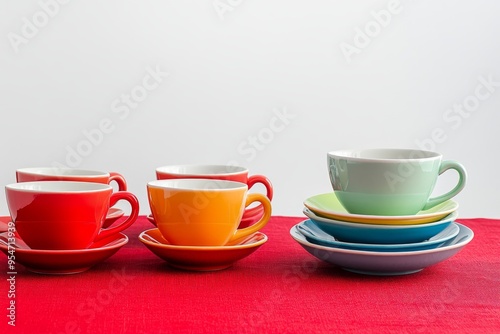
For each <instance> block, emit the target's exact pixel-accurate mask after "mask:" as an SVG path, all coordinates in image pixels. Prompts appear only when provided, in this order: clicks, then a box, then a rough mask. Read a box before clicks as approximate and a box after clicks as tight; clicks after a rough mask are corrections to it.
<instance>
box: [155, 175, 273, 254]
mask: <svg viewBox="0 0 500 334" xmlns="http://www.w3.org/2000/svg"><path fill="white" fill-rule="evenodd" d="M147 191H148V200H149V205H150V208H151V212H152V214H153V217H154V220H155V222H156V225H157V227H158V229H159V230H160V232H161V234H162V235H163V236H164V237H165V239H167V240H168V241H169V242H170V243H171V244H174V245H184V246H223V245H225V244H227V243H228V242H232V241H234V240H237V239H240V238H243V237H245V236H248V235H250V234H252V233H255V232H257V231H258V230H260V229H261V228H263V227H264V226H265V225H266V224H267V222H268V221H269V218H270V216H271V201H270V200H269V199H268V198H267V197H266V196H264V195H263V194H258V193H255V194H249V193H248V186H247V185H246V184H245V183H241V182H234V181H223V180H211V179H176V180H156V181H151V182H149V183H148V184H147ZM253 202H260V203H261V204H262V207H263V215H262V217H261V218H260V219H259V221H258V222H256V223H255V224H253V225H251V226H249V227H246V228H241V229H238V225H239V222H240V220H241V216H242V215H243V211H244V209H245V207H247V206H248V205H250V204H252V203H253Z"/></svg>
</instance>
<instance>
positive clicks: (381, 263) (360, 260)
mask: <svg viewBox="0 0 500 334" xmlns="http://www.w3.org/2000/svg"><path fill="white" fill-rule="evenodd" d="M456 224H457V225H458V227H459V228H460V231H459V232H458V234H457V236H455V237H454V238H453V239H450V240H448V241H447V242H445V243H444V244H443V245H441V246H439V247H437V248H434V249H427V250H419V251H408V252H375V251H362V250H353V249H342V248H336V247H326V246H320V245H316V244H314V243H311V242H309V241H307V239H306V237H305V236H304V235H302V234H301V233H300V232H299V230H298V229H297V226H293V227H292V228H291V230H290V235H291V236H292V238H293V239H294V240H295V241H297V242H298V243H299V244H300V245H301V246H302V247H303V248H304V249H305V250H306V251H307V252H309V253H310V254H312V255H313V256H315V257H317V258H318V259H320V260H322V261H326V262H328V263H331V264H334V265H337V266H340V267H341V268H343V269H344V270H347V271H352V272H356V273H360V274H367V275H405V274H412V273H416V272H419V271H421V270H423V269H424V268H426V267H429V266H432V265H435V264H437V263H440V262H442V261H444V260H446V259H448V258H450V257H452V256H453V255H455V254H456V253H458V252H459V251H460V250H462V248H464V247H465V245H467V244H468V243H469V242H470V241H471V240H472V239H473V238H474V232H472V230H471V229H469V228H468V227H466V226H464V225H462V224H459V223H456Z"/></svg>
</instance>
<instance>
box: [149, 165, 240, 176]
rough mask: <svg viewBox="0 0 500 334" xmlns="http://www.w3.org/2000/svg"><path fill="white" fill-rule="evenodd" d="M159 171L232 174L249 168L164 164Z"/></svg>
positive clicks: (191, 173) (186, 173) (176, 173)
mask: <svg viewBox="0 0 500 334" xmlns="http://www.w3.org/2000/svg"><path fill="white" fill-rule="evenodd" d="M156 171H157V172H159V173H168V174H175V175H184V176H189V175H197V176H203V175H232V174H240V173H243V172H246V171H247V169H246V168H244V167H240V166H231V165H172V166H162V167H158V168H157V169H156Z"/></svg>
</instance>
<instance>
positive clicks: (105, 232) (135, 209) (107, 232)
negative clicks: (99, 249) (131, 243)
mask: <svg viewBox="0 0 500 334" xmlns="http://www.w3.org/2000/svg"><path fill="white" fill-rule="evenodd" d="M120 200H125V201H127V202H129V203H130V207H131V209H132V210H131V213H130V216H129V217H128V218H127V219H126V220H125V221H124V222H122V223H121V224H119V225H116V226H112V227H109V228H103V229H101V230H100V232H99V234H98V235H97V238H96V239H95V241H99V240H102V239H104V238H106V237H109V236H111V235H113V234H116V233H119V232H121V231H123V230H125V229H127V228H129V227H130V226H131V225H132V224H133V223H134V222H135V221H136V220H137V217H138V216H139V200H138V199H137V197H135V195H134V194H132V193H129V192H127V191H119V192H116V193H113V194H111V197H110V200H109V206H110V207H112V206H113V205H115V204H116V203H117V202H118V201H120Z"/></svg>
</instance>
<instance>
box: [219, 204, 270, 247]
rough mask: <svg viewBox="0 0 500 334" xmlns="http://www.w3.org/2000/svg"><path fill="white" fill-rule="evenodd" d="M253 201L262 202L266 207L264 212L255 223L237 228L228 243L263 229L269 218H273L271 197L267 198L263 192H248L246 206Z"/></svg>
mask: <svg viewBox="0 0 500 334" xmlns="http://www.w3.org/2000/svg"><path fill="white" fill-rule="evenodd" d="M253 202H260V203H261V204H262V207H263V208H264V214H263V215H262V217H261V218H260V219H259V221H258V222H256V223H255V224H252V225H250V226H248V227H245V228H242V229H237V230H236V232H235V233H234V235H233V236H232V237H231V239H229V241H228V243H229V242H232V241H234V240H237V239H240V238H244V237H246V236H249V235H250V234H253V233H255V232H257V231H259V230H260V229H262V228H263V227H264V226H266V224H267V223H268V221H269V219H270V218H271V211H272V208H271V201H270V200H269V198H267V197H266V196H264V195H263V194H248V196H247V200H246V202H245V207H247V206H249V205H250V204H252V203H253Z"/></svg>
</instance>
